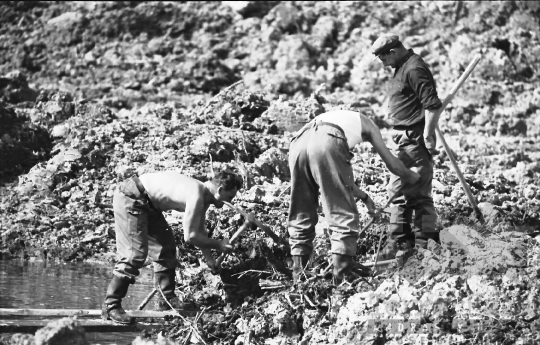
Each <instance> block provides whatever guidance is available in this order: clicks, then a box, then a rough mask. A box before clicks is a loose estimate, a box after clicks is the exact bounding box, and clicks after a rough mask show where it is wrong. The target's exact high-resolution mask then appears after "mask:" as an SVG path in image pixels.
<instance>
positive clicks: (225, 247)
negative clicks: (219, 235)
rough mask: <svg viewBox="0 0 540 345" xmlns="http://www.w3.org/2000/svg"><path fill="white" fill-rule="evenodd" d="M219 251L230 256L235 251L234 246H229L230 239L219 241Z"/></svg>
mask: <svg viewBox="0 0 540 345" xmlns="http://www.w3.org/2000/svg"><path fill="white" fill-rule="evenodd" d="M219 250H220V251H221V252H222V253H225V254H230V253H231V252H232V251H233V246H231V245H230V244H229V240H228V239H224V240H221V241H219Z"/></svg>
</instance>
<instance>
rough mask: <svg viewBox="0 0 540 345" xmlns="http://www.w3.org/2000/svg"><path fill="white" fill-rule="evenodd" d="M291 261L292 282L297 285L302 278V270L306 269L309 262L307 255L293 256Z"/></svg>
mask: <svg viewBox="0 0 540 345" xmlns="http://www.w3.org/2000/svg"><path fill="white" fill-rule="evenodd" d="M292 261H293V267H292V276H293V282H295V283H297V282H299V281H300V278H301V277H302V276H303V273H304V268H306V266H307V264H308V262H309V255H293V256H292Z"/></svg>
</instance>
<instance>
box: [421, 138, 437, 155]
mask: <svg viewBox="0 0 540 345" xmlns="http://www.w3.org/2000/svg"><path fill="white" fill-rule="evenodd" d="M435 139H436V138H435V134H432V135H430V136H427V137H424V143H425V145H426V148H427V150H428V151H429V153H431V154H432V155H438V154H439V151H438V150H437V148H436V145H437V144H436V143H437V142H436V140H435Z"/></svg>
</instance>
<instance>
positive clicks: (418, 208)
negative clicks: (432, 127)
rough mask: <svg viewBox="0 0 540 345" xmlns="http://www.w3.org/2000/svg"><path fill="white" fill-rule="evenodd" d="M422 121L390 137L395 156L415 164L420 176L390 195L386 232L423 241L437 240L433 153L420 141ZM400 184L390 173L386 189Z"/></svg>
mask: <svg viewBox="0 0 540 345" xmlns="http://www.w3.org/2000/svg"><path fill="white" fill-rule="evenodd" d="M423 132H424V123H423V122H422V123H421V124H417V125H413V126H411V127H408V128H405V129H402V130H395V129H394V131H393V133H392V139H393V140H394V142H395V143H396V144H397V145H398V149H397V156H398V158H399V159H400V160H401V161H402V162H403V164H405V166H406V167H407V168H411V167H419V168H420V171H419V173H420V175H421V179H420V181H419V182H418V183H416V184H415V185H405V188H404V189H403V190H402V191H401V193H399V194H398V196H397V197H396V199H394V202H393V205H392V208H391V211H390V224H389V228H388V231H389V234H390V238H391V239H393V240H396V241H406V240H409V241H410V242H413V241H416V243H417V244H418V245H425V244H426V243H427V240H428V239H430V238H431V239H433V240H436V241H438V232H437V231H436V222H437V212H436V211H435V205H434V203H433V198H432V196H431V189H432V180H433V157H432V155H431V154H430V153H429V151H428V150H427V148H426V146H425V144H424V136H423ZM401 186H402V183H401V179H400V178H399V176H396V175H393V174H392V175H391V177H390V182H389V184H388V193H389V195H393V194H394V193H395V192H396V191H397V190H399V189H400V188H401Z"/></svg>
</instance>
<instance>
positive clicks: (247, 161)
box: [0, 1, 540, 344]
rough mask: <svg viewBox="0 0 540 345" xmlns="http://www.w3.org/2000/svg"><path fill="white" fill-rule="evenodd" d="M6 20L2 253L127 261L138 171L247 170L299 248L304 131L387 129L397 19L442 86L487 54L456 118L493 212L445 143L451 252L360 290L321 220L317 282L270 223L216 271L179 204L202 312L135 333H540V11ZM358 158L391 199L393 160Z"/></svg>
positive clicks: (167, 11)
mask: <svg viewBox="0 0 540 345" xmlns="http://www.w3.org/2000/svg"><path fill="white" fill-rule="evenodd" d="M0 12H1V16H2V22H3V23H5V25H3V26H1V27H0V43H1V48H2V49H3V50H4V51H5V54H1V55H0V74H1V75H3V77H1V78H0V95H1V97H2V102H1V103H0V116H1V121H0V137H1V142H0V153H1V159H2V163H3V164H2V165H1V167H0V179H1V180H2V187H1V188H0V203H1V207H0V210H1V211H0V212H1V215H2V217H1V221H0V237H1V239H2V240H1V243H0V255H1V256H2V258H16V257H20V258H25V259H30V258H35V259H46V260H100V261H109V262H110V261H113V260H114V255H115V253H114V251H115V243H114V228H113V216H112V209H111V198H112V193H113V191H114V188H115V186H116V183H117V182H119V181H121V180H122V179H123V178H124V177H126V176H129V175H130V174H131V173H132V172H133V171H136V172H137V173H139V174H141V173H144V172H150V171H157V170H176V171H181V172H182V173H184V174H187V175H190V176H193V177H195V178H198V179H200V180H203V181H204V180H206V179H208V178H209V176H210V175H211V173H212V170H217V169H220V168H222V167H229V168H231V169H235V170H237V171H238V172H239V173H241V174H242V176H243V177H244V180H245V188H244V189H243V190H242V191H241V192H240V193H239V195H238V200H236V203H237V204H238V205H240V206H242V207H243V208H244V209H246V210H248V211H249V212H252V213H254V214H255V215H256V216H257V217H258V218H259V219H260V220H261V221H262V222H264V223H266V224H268V225H270V226H271V227H272V229H273V230H274V231H275V232H276V233H278V234H279V235H280V236H281V237H282V238H284V239H285V240H286V239H287V236H288V235H287V233H286V219H287V218H286V216H287V209H288V188H289V177H290V176H289V170H288V165H287V152H288V145H289V144H288V143H289V139H290V137H291V135H292V134H291V133H292V132H294V131H295V130H296V129H298V128H299V127H300V126H301V125H302V123H304V122H306V121H308V120H309V119H310V118H313V117H314V116H316V115H318V114H320V113H322V112H324V111H326V110H329V109H336V108H341V109H356V110H359V111H363V112H365V113H366V114H368V115H369V116H371V117H372V118H373V119H374V120H375V121H376V122H377V124H379V125H380V126H381V128H382V132H383V135H384V136H385V137H387V129H386V128H385V123H384V102H385V92H384V91H385V84H386V81H387V80H388V78H389V76H390V75H391V71H390V70H384V69H383V68H382V66H381V65H380V63H379V62H378V61H377V60H375V59H374V58H373V56H372V55H371V54H369V47H370V44H371V42H372V41H373V40H374V39H376V37H377V36H378V35H379V34H380V33H381V32H386V31H392V32H396V33H399V34H400V36H401V37H402V38H403V41H404V43H405V44H406V45H407V46H409V47H412V48H413V49H414V51H415V52H417V53H419V54H420V55H421V56H423V57H424V59H425V60H426V61H427V62H428V63H429V64H430V65H431V66H432V70H433V72H434V76H435V79H436V81H437V86H438V89H439V94H440V96H441V97H444V96H445V95H446V92H448V91H449V90H450V88H451V86H452V85H453V83H454V81H455V80H457V78H458V77H459V76H460V74H461V73H462V72H463V70H464V69H465V68H466V66H467V65H468V63H469V62H470V61H471V60H472V58H473V57H474V56H476V54H482V60H481V61H480V63H479V65H478V66H477V67H476V69H475V71H474V72H473V74H472V75H471V77H470V78H469V79H468V80H467V82H466V83H465V84H464V86H463V88H462V90H461V91H460V92H459V93H458V95H457V96H456V98H455V100H454V101H453V102H452V103H451V104H450V105H449V107H448V108H447V110H446V112H445V113H444V114H443V116H442V119H441V121H440V127H441V130H442V131H443V132H444V135H445V138H446V140H447V141H448V143H449V145H450V146H451V148H452V150H453V151H454V154H455V156H456V158H457V161H458V164H459V166H460V169H461V171H462V172H463V174H464V176H465V179H466V180H467V181H468V183H469V185H470V186H471V189H472V192H473V194H474V195H475V197H476V199H477V200H478V202H479V205H480V208H481V210H482V212H483V214H484V216H485V218H486V224H485V225H480V224H478V222H477V221H476V219H475V216H474V212H472V209H471V207H470V206H469V204H468V201H467V198H466V196H465V194H464V192H463V189H462V187H461V186H460V183H459V181H458V179H457V177H456V175H455V173H454V171H453V168H452V167H451V164H450V161H449V159H448V157H447V155H446V154H445V153H444V152H443V150H442V148H441V152H443V153H441V154H440V155H438V156H436V158H435V178H434V190H433V192H434V194H433V196H434V199H435V202H436V207H437V210H438V212H439V215H440V220H439V224H438V226H439V229H440V230H441V231H442V232H441V243H440V244H435V243H432V244H431V245H430V248H429V250H426V251H422V252H420V253H418V254H417V255H416V256H415V257H413V258H411V259H409V260H408V261H407V263H406V264H405V265H404V266H403V267H390V268H388V269H385V270H382V271H381V272H379V275H378V276H377V277H375V278H368V279H365V280H358V281H355V282H354V283H352V284H343V285H341V286H339V287H335V286H334V285H332V284H331V280H330V279H328V278H329V277H328V272H329V269H328V266H329V264H328V255H327V248H328V247H327V245H328V239H327V236H326V235H325V234H326V233H327V230H326V225H325V223H324V222H321V223H320V224H319V225H318V227H317V230H318V234H319V236H318V237H317V239H316V241H317V244H316V251H315V253H314V254H315V255H314V257H313V260H312V262H311V264H310V267H309V271H310V272H312V273H313V275H312V276H311V277H310V279H308V280H307V281H306V282H305V283H303V284H301V285H300V286H298V287H291V286H290V273H289V271H288V266H290V262H289V260H290V256H289V253H288V252H287V250H286V248H284V247H283V246H278V245H276V244H274V243H273V242H272V241H271V240H270V239H269V238H267V237H265V236H264V234H263V233H262V232H260V231H254V232H251V233H249V234H247V235H245V236H244V237H243V238H242V239H241V240H240V241H239V243H238V245H237V250H236V253H235V255H233V256H231V257H230V258H229V259H227V260H226V262H225V263H224V270H223V272H222V274H221V275H220V276H212V275H211V274H210V273H209V272H208V271H207V270H206V269H205V266H204V264H202V263H201V262H200V261H199V257H200V253H198V251H197V250H196V249H195V248H194V247H192V246H189V245H186V244H185V243H184V242H183V240H182V236H181V233H180V231H179V230H180V225H181V222H182V214H180V213H176V212H170V213H167V215H166V218H167V220H168V221H169V223H170V224H171V226H172V227H173V229H174V230H175V231H176V234H177V242H178V247H179V250H178V259H179V261H180V262H181V264H182V269H181V270H179V271H178V276H179V284H180V285H182V286H183V287H182V289H181V290H182V291H185V292H186V295H188V296H189V297H191V298H193V299H195V300H196V301H197V302H198V303H199V304H200V305H201V306H202V307H206V310H205V312H204V313H203V314H202V315H200V316H199V318H198V320H197V321H195V320H193V319H190V320H189V322H188V321H186V320H182V319H178V318H176V319H172V320H168V321H167V322H166V324H165V326H164V327H163V329H162V330H161V333H160V338H159V339H157V338H156V336H157V335H152V334H144V335H142V338H141V339H138V340H136V341H135V343H139V344H143V343H144V344H147V343H152V342H157V343H160V344H161V343H167V342H178V343H189V341H191V342H194V343H197V342H198V343H202V342H203V341H204V342H206V343H216V344H217V343H229V344H249V343H256V344H258V343H267V344H287V343H302V344H328V343H343V344H346V343H347V344H349V343H357V344H373V343H377V344H383V343H391V344H392V343H394V344H405V343H413V342H416V341H420V340H421V339H420V340H419V337H428V338H429V339H430V340H431V341H432V342H433V343H448V342H452V341H453V342H455V343H460V344H461V343H463V344H465V343H477V342H478V341H479V339H482V340H484V341H491V342H493V343H494V342H496V341H498V342H499V343H506V344H513V343H515V342H517V341H518V340H520V341H523V342H524V343H527V342H529V343H533V341H538V339H537V340H534V336H536V334H537V327H538V325H537V323H538V319H539V315H540V314H539V313H540V310H539V305H538V291H539V286H538V283H537V281H538V274H539V271H538V268H539V267H540V266H539V265H538V261H537V260H538V255H539V254H540V249H539V245H538V241H537V239H536V238H534V237H535V236H536V235H538V234H540V190H539V187H538V186H539V185H540V163H538V162H539V161H540V147H539V146H538V143H537V142H538V136H539V135H540V106H539V105H540V91H539V90H540V87H539V86H540V81H539V78H538V70H539V66H540V64H539V61H540V60H539V59H540V58H539V56H540V54H539V53H540V52H539V51H538V50H539V49H540V48H539V47H540V45H539V40H540V30H539V29H538V28H539V17H540V6H539V5H538V4H537V3H535V2H521V1H515V2H309V1H306V2H272V1H265V2H246V1H243V2H222V3H219V2H215V3H203V2H186V3H176V2H158V3H146V2H68V3H63V2H7V3H4V4H2V5H1V6H0ZM323 83H324V85H323V86H322V87H321V85H322V84H323ZM388 145H391V143H390V141H388ZM355 153H356V154H355V158H354V160H353V167H354V170H355V174H356V178H357V182H358V184H359V185H360V186H361V188H363V189H364V190H365V191H366V192H368V193H369V194H370V195H372V197H373V199H374V200H375V202H376V203H377V204H378V205H383V204H384V203H385V201H386V198H387V196H386V194H385V188H384V187H385V184H386V182H387V180H388V172H387V169H386V168H385V166H384V164H383V163H382V161H381V160H380V158H379V157H378V156H376V155H375V154H374V152H373V151H372V150H371V148H370V147H369V146H367V145H364V144H363V145H360V146H358V147H357V148H356V149H355ZM358 207H359V210H360V211H361V213H362V219H361V220H362V222H363V223H365V222H366V221H367V220H368V219H367V216H364V215H363V211H364V207H363V205H362V204H359V205H358ZM384 218H385V217H383V218H382V219H381V220H379V221H378V222H377V223H376V224H375V225H374V226H372V227H371V229H370V230H369V231H368V233H367V234H366V235H365V236H363V237H362V238H361V239H359V243H360V246H359V251H358V257H357V260H358V261H360V262H364V261H369V260H372V259H373V256H374V254H375V249H374V248H375V245H376V243H378V240H379V235H378V233H379V231H380V230H382V229H384V227H385V225H384ZM242 222H243V219H242V217H241V216H239V215H237V214H236V213H235V212H234V211H233V210H230V209H227V208H224V209H221V210H216V209H211V210H210V211H209V214H208V220H207V224H206V225H207V229H208V230H209V231H210V234H211V236H213V237H215V238H228V237H230V236H231V235H232V234H233V233H234V232H235V231H236V229H237V228H238V227H239V226H240V225H241V224H242ZM190 323H191V324H190ZM421 327H423V329H422V328H421ZM419 334H421V335H419ZM25 339H26V338H25ZM201 339H203V340H201ZM25 341H26V340H25Z"/></svg>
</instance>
